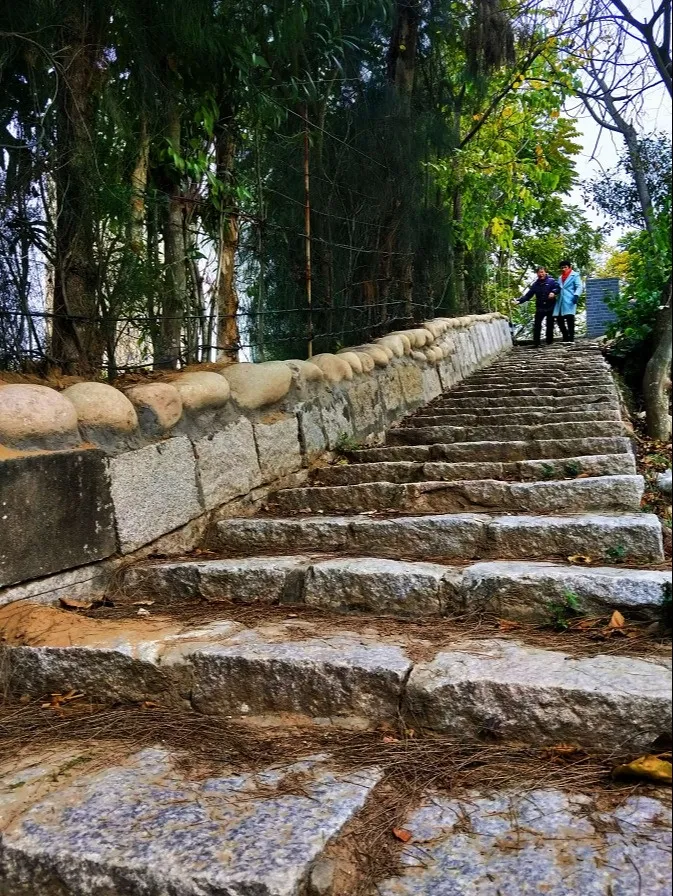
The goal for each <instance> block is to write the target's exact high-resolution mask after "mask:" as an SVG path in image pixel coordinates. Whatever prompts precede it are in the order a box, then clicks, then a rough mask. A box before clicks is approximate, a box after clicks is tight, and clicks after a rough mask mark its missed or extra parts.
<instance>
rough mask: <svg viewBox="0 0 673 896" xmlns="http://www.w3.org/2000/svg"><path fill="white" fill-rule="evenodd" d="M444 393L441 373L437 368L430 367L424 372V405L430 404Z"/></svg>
mask: <svg viewBox="0 0 673 896" xmlns="http://www.w3.org/2000/svg"><path fill="white" fill-rule="evenodd" d="M443 391H444V390H443V389H442V381H441V380H440V378H439V371H438V370H437V368H436V367H434V366H432V367H431V366H429V365H428V366H427V367H426V368H425V369H424V370H423V404H430V402H431V401H434V400H435V398H437V397H438V396H440V395H441V394H442V392H443Z"/></svg>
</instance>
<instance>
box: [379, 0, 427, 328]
mask: <svg viewBox="0 0 673 896" xmlns="http://www.w3.org/2000/svg"><path fill="white" fill-rule="evenodd" d="M419 25H420V3H419V0H397V3H396V8H395V20H394V24H393V33H392V35H391V38H390V44H389V46H388V58H387V64H388V83H389V84H390V85H391V87H393V88H394V90H395V96H396V101H397V104H398V108H399V112H400V121H399V134H398V135H397V136H398V139H399V143H400V148H401V155H400V162H401V164H400V171H399V175H398V181H397V184H396V185H395V190H396V196H395V201H394V208H395V209H396V216H395V219H394V222H393V225H392V229H391V237H392V239H390V240H388V241H387V242H388V244H389V245H390V246H391V247H392V246H393V245H396V246H397V252H398V255H397V256H396V257H392V259H389V260H388V261H387V262H386V263H385V264H386V267H388V266H389V267H391V268H392V270H391V271H390V273H391V274H392V273H393V272H394V274H393V276H394V277H395V279H397V281H398V286H399V296H400V299H401V302H402V305H403V309H404V312H403V313H404V315H405V316H406V317H408V318H411V317H413V310H414V309H413V296H414V256H413V239H412V236H411V232H410V229H409V226H408V221H407V220H406V211H407V210H408V209H410V208H412V207H413V197H409V195H408V191H410V190H413V189H414V184H415V176H416V173H417V172H416V171H413V170H409V171H408V176H406V175H403V174H402V172H403V170H404V166H405V165H407V166H409V168H410V169H411V166H412V165H413V161H412V160H413V156H414V154H413V143H412V138H413V134H412V127H411V100H412V97H413V92H414V82H415V78H416V56H417V52H418V33H419ZM395 237H397V238H395ZM391 261H392V264H391ZM382 310H387V309H382Z"/></svg>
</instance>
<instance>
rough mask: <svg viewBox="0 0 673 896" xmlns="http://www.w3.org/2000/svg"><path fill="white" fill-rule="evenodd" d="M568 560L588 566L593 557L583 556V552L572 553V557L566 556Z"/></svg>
mask: <svg viewBox="0 0 673 896" xmlns="http://www.w3.org/2000/svg"><path fill="white" fill-rule="evenodd" d="M568 561H569V562H570V563H581V564H584V565H585V566H588V565H589V564H590V563H593V562H594V558H593V557H585V555H584V554H573V555H572V557H568Z"/></svg>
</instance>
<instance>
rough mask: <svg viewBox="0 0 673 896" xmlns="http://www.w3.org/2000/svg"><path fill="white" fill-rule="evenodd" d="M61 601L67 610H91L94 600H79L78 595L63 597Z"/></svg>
mask: <svg viewBox="0 0 673 896" xmlns="http://www.w3.org/2000/svg"><path fill="white" fill-rule="evenodd" d="M59 603H60V604H61V606H62V607H65V608H66V610H90V609H91V608H92V607H93V601H92V600H78V598H76V597H61V598H59Z"/></svg>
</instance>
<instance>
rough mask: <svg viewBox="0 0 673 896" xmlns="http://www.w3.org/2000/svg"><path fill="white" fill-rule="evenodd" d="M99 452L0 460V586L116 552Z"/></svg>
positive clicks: (104, 466)
mask: <svg viewBox="0 0 673 896" xmlns="http://www.w3.org/2000/svg"><path fill="white" fill-rule="evenodd" d="M116 548H117V540H116V536H115V527H114V517H113V513H112V500H111V497H110V480H109V478H108V472H107V462H106V459H105V455H104V454H103V452H102V451H98V450H93V449H90V450H86V449H85V450H75V451H60V452H55V453H53V454H47V453H45V452H42V453H40V454H24V455H16V456H13V457H8V458H6V459H0V588H2V587H3V586H5V585H11V584H14V583H15V582H25V581H27V580H29V579H36V578H39V577H42V576H47V575H49V574H50V573H55V572H60V571H61V570H64V569H71V568H73V567H75V566H83V565H85V564H89V563H93V562H95V561H97V560H102V559H103V558H105V557H109V556H111V555H112V554H114V553H115V551H116Z"/></svg>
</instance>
